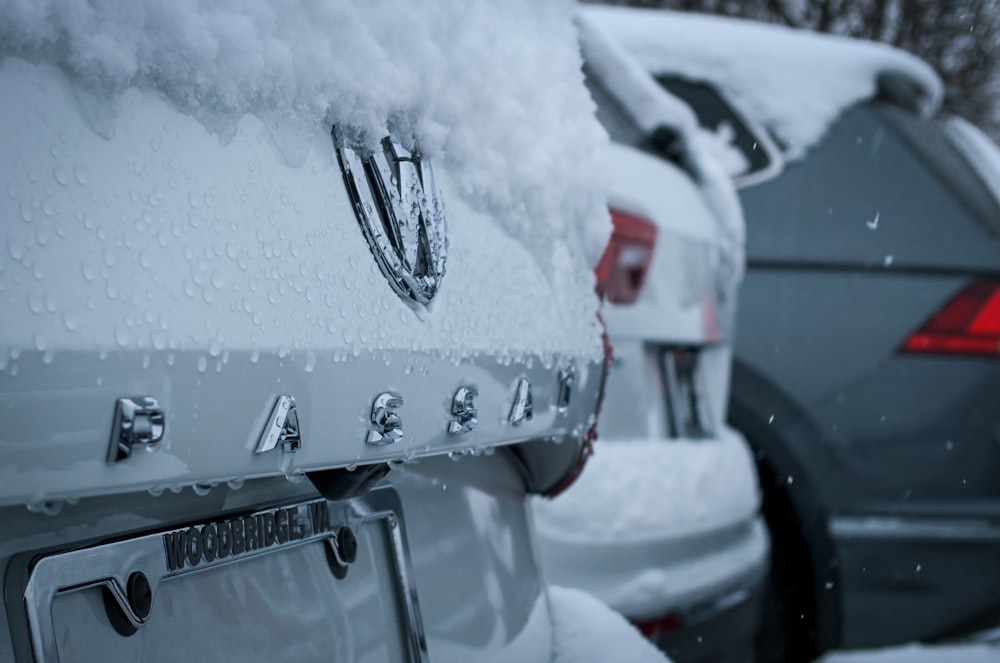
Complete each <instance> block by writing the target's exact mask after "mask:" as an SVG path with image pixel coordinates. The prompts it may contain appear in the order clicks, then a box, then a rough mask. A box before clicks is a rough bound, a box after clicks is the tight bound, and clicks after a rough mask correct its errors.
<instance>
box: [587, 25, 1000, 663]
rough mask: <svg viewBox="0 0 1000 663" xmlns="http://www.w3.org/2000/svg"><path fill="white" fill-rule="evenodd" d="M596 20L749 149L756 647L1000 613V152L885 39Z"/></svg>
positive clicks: (827, 640) (745, 352)
mask: <svg viewBox="0 0 1000 663" xmlns="http://www.w3.org/2000/svg"><path fill="white" fill-rule="evenodd" d="M595 16H597V18H598V19H599V20H600V21H601V22H602V24H603V25H604V27H605V28H606V29H608V30H609V31H610V32H611V33H612V34H613V35H614V36H615V37H616V38H618V39H620V40H621V41H622V44H623V45H624V46H625V47H626V48H627V49H628V50H630V52H632V53H633V54H634V55H636V56H637V57H638V58H639V59H640V60H642V61H643V64H644V65H645V66H646V67H647V68H648V69H649V70H650V71H651V72H652V73H653V74H654V75H656V76H657V77H658V80H659V81H660V83H661V84H662V85H663V86H664V87H666V88H667V89H669V90H670V91H671V92H672V93H674V94H675V95H677V96H679V97H681V98H683V99H684V100H685V101H687V102H688V104H689V105H690V106H691V107H692V108H693V109H694V110H695V112H696V113H697V114H698V115H699V120H700V122H701V123H702V124H703V125H705V126H706V127H707V128H710V129H713V130H716V132H717V133H720V134H726V135H728V136H729V137H730V138H731V141H730V144H731V145H732V147H734V148H736V149H737V150H740V151H741V152H742V153H743V156H744V157H745V169H744V170H743V171H741V172H739V173H734V175H736V177H737V182H738V183H740V184H742V185H743V188H742V189H741V192H740V197H741V201H742V204H743V207H744V214H745V217H746V222H747V237H748V239H747V275H746V278H745V280H744V282H743V288H742V291H741V293H740V307H739V312H738V314H737V323H736V329H737V334H736V345H735V364H734V369H733V380H732V397H731V405H730V411H729V420H730V423H731V424H732V425H733V426H734V427H736V428H737V429H739V430H740V431H741V432H743V433H744V434H745V435H746V437H747V439H748V441H749V442H750V443H751V445H752V446H753V448H754V450H755V452H756V455H757V461H758V468H759V471H760V475H761V487H762V489H763V490H764V503H763V510H764V514H765V518H766V519H767V521H768V525H769V527H770V530H771V534H772V539H773V541H772V554H773V566H772V577H771V581H772V587H771V590H772V594H773V595H772V599H773V602H772V609H770V610H767V611H766V612H765V619H766V620H768V622H769V623H768V624H767V625H766V628H765V631H764V633H763V634H762V644H763V647H762V653H763V654H764V656H763V657H762V658H764V659H765V660H794V661H801V660H808V659H811V658H812V657H813V656H815V655H816V654H817V653H819V652H820V651H823V650H826V649H830V648H835V647H836V648H840V647H847V648H856V647H873V646H879V645H883V644H889V643H895V642H905V641H910V640H941V639H948V638H953V637H959V636H962V635H965V634H968V633H970V632H973V631H978V630H982V629H986V628H992V627H995V626H997V625H998V624H1000V205H998V199H997V196H996V191H997V190H998V188H1000V187H997V186H996V182H998V181H1000V169H996V166H995V164H996V163H997V162H998V161H1000V153H998V152H997V149H996V147H995V146H993V145H992V144H990V143H989V142H988V140H985V139H984V138H983V137H982V136H979V137H976V136H975V135H974V133H975V132H974V130H973V131H972V132H970V131H969V130H968V129H969V127H968V125H965V126H964V130H963V127H962V126H957V129H958V130H956V122H955V121H954V120H950V121H949V120H947V119H946V118H940V117H937V116H935V114H934V112H933V105H934V102H933V97H934V96H935V90H934V89H932V88H933V87H934V86H933V85H930V86H928V85H927V78H926V76H924V77H922V76H920V75H919V74H920V72H919V67H916V68H914V67H913V66H912V65H913V63H912V62H908V61H907V56H905V54H899V53H898V52H897V53H896V54H893V53H891V52H889V51H890V50H891V49H886V48H883V47H880V46H873V45H869V44H859V43H857V42H849V41H848V40H841V39H834V38H829V37H819V36H815V35H804V34H803V33H798V32H795V31H790V30H780V29H776V28H773V27H765V26H760V25H755V24H751V23H747V22H744V21H734V20H725V19H719V18H711V19H709V18H701V17H693V16H690V15H679V14H672V13H670V12H655V13H654V12H642V11H635V10H632V11H623V10H611V9H601V10H598V11H597V12H595ZM754 44H757V45H758V46H759V48H757V50H756V51H754V52H756V53H757V54H758V56H757V58H756V60H754V59H753V58H750V57H748V55H747V53H749V52H750V51H752V50H753V48H752V46H753V45H754ZM811 45H812V46H815V48H814V49H812V47H811ZM838 58H839V59H838ZM879 62H887V63H889V64H890V65H895V64H899V65H900V67H898V68H897V67H895V66H887V67H884V68H883V67H879V66H877V65H878V63H879ZM772 65H773V67H772V69H770V70H768V69H765V67H767V66H772ZM849 67H853V70H852V71H848V72H846V73H845V71H844V70H845V69H846V68H849ZM914 71H916V72H917V74H918V75H912V74H913V72H914ZM836 74H844V76H843V78H841V79H835V75H836ZM796 75H800V78H801V80H799V81H796V80H794V79H795V76H796ZM864 75H868V76H870V80H868V81H867V82H865V81H862V83H864V84H863V85H860V87H859V89H861V91H862V92H864V89H865V85H868V88H867V89H868V90H869V92H868V93H867V94H864V95H862V96H861V97H860V98H856V99H854V100H851V101H849V102H848V103H844V104H843V106H842V107H840V108H835V109H833V110H835V111H836V112H834V113H832V114H831V121H830V122H829V123H828V125H827V126H825V127H824V128H825V131H824V132H822V135H821V137H820V136H817V137H816V138H817V140H816V141H815V142H814V143H813V144H811V145H809V146H804V145H803V144H801V143H797V144H796V143H794V142H793V141H790V140H788V135H787V134H783V132H782V128H783V127H782V126H779V125H780V122H781V120H782V119H787V113H785V114H784V115H782V112H783V111H787V110H788V108H790V107H794V106H795V104H797V103H799V102H804V101H815V98H812V99H804V97H803V90H804V89H805V90H812V91H814V92H816V94H819V93H825V92H826V90H825V88H826V87H829V88H831V89H832V88H835V87H837V86H838V85H839V86H841V87H843V86H844V85H846V84H854V83H857V82H858V78H859V77H863V76H864ZM753 76H757V78H753ZM825 76H829V77H830V80H826V79H825V78H824V77H825ZM817 78H819V79H820V80H819V81H817V80H816V79H817ZM931 83H933V75H932V74H931ZM753 85H757V86H758V88H767V89H766V90H765V91H763V92H761V90H760V89H757V90H754V89H752V88H751V86H753ZM810 86H812V87H810ZM783 90H784V91H785V92H787V94H785V93H783V92H782V91H783ZM830 94H836V90H834V91H833V92H831V93H830ZM813 96H814V97H815V95H813ZM820 105H821V104H820ZM960 124H961V123H959V125H960ZM800 126H804V125H801V123H800ZM758 139H759V140H758ZM771 146H776V150H774V151H771V150H770V149H768V148H769V147H771ZM788 155H792V156H793V157H800V158H797V159H796V160H794V161H789V162H788V163H784V164H783V169H782V167H781V166H782V162H783V161H784V158H785V157H786V156H788ZM990 162H992V164H991V163H990ZM991 169H992V170H993V172H992V174H991ZM755 175H756V176H755Z"/></svg>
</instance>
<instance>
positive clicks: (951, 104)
mask: <svg viewBox="0 0 1000 663" xmlns="http://www.w3.org/2000/svg"><path fill="white" fill-rule="evenodd" d="M589 1H591V2H594V1H595V0H589ZM599 1H601V2H603V3H605V4H616V5H630V6H633V7H653V8H662V9H675V10H681V11H697V12H705V13H712V14H722V15H726V16H738V17H743V18H751V19H755V20H759V21H766V22H770V23H780V24H783V25H788V26H792V27H796V28H805V29H808V30H815V31H817V32H829V33H834V34H840V35H847V36H850V37H859V38H862V39H870V40H875V41H882V42H886V43H889V44H892V45H893V46H897V47H899V48H902V49H905V50H907V51H909V52H911V53H914V54H915V55H917V56H919V57H920V58H922V59H923V60H925V61H926V62H928V63H929V64H930V65H931V66H933V67H934V69H936V70H937V72H938V74H940V76H941V78H942V80H943V81H944V86H945V98H944V111H945V112H948V113H956V114H958V115H961V116H963V117H965V118H966V119H968V120H970V121H972V122H974V123H975V124H977V125H978V126H979V127H980V128H982V129H983V130H984V131H986V132H987V133H989V134H990V135H991V136H992V137H993V139H994V140H998V139H1000V0H599Z"/></svg>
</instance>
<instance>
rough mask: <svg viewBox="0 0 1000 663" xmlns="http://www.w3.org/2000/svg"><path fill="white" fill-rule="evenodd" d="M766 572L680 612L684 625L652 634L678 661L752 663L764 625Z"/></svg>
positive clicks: (681, 662) (675, 661)
mask: <svg viewBox="0 0 1000 663" xmlns="http://www.w3.org/2000/svg"><path fill="white" fill-rule="evenodd" d="M764 577H765V574H764V572H756V573H753V574H751V575H749V576H748V577H747V578H745V579H744V580H743V582H742V583H740V584H739V585H738V586H735V587H733V588H732V589H731V590H730V591H728V592H726V593H724V594H722V595H720V596H718V597H717V598H715V599H713V600H711V601H708V602H705V603H702V604H699V605H695V606H692V607H691V608H689V609H687V610H684V611H681V612H680V614H679V618H680V622H681V624H682V626H681V627H680V628H678V629H676V630H670V631H661V632H659V633H653V634H652V635H651V636H650V637H651V639H652V641H653V642H655V643H656V645H657V646H658V647H659V648H660V649H662V650H663V651H665V652H666V653H667V654H668V655H669V656H670V658H671V659H672V660H673V661H674V663H752V661H753V656H754V654H753V652H754V639H755V638H756V635H757V629H758V626H759V624H760V616H761V610H762V601H763V597H764V592H763V587H764V582H763V580H764Z"/></svg>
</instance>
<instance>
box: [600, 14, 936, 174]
mask: <svg viewBox="0 0 1000 663" xmlns="http://www.w3.org/2000/svg"><path fill="white" fill-rule="evenodd" d="M583 14H584V15H585V16H587V17H588V19H589V21H590V22H591V23H592V24H594V25H596V26H598V27H599V29H600V30H602V31H604V32H605V33H606V34H607V35H608V36H610V37H612V38H613V39H615V40H617V41H618V42H619V43H621V44H622V45H623V46H624V47H625V49H626V50H627V51H628V52H629V53H630V54H631V55H632V56H633V57H635V58H636V59H637V60H638V61H639V63H640V64H641V65H642V66H644V67H645V68H646V69H647V70H649V71H650V72H652V73H653V74H655V75H663V74H674V75H679V76H681V77H683V78H686V79H689V80H695V81H706V82H711V83H713V84H715V85H716V86H718V87H719V88H720V89H721V90H722V91H723V92H724V93H725V94H726V95H727V96H728V98H729V99H730V101H732V102H733V103H734V104H736V105H737V106H739V109H740V111H741V112H743V113H744V114H746V115H747V116H748V117H749V118H750V119H752V120H754V121H756V122H758V123H760V124H763V125H764V126H766V127H768V128H769V129H770V130H772V131H773V132H775V133H776V134H777V135H778V136H779V137H780V138H781V139H782V141H784V142H785V143H786V145H787V146H788V154H789V156H791V157H796V156H801V155H802V154H803V153H804V152H805V151H806V149H808V147H809V146H810V145H812V144H813V143H815V142H816V141H817V140H819V139H820V138H821V137H822V135H823V133H824V132H825V131H826V129H827V127H829V126H830V124H831V123H832V122H833V121H834V120H835V119H836V118H837V116H838V115H840V113H841V111H843V110H844V109H845V108H847V107H849V106H851V105H852V104H854V103H857V102H858V101H861V100H864V99H869V98H871V97H873V96H874V95H875V94H876V92H877V91H878V78H879V76H880V75H883V74H901V75H903V76H906V77H907V78H908V79H910V80H912V81H913V82H914V83H915V84H916V85H917V86H918V87H919V89H920V90H921V91H922V92H923V93H924V95H925V96H926V107H927V108H928V109H929V110H930V109H934V108H936V107H937V106H938V105H939V104H940V100H941V95H942V86H941V81H940V79H939V78H938V76H937V74H936V73H935V72H934V70H933V69H932V68H931V67H930V66H929V65H928V64H927V63H925V62H923V61H922V60H920V59H919V58H917V57H915V56H913V55H910V54H909V53H906V52H903V51H901V50H899V49H896V48H893V47H891V46H888V45H885V44H878V43H873V42H867V41H860V40H856V39H849V38H846V37H840V36H834V35H821V34H817V33H814V32H810V31H806V30H796V29H792V28H787V27H784V26H779V25H769V24H764V23H758V22H754V21H747V20H741V19H733V18H724V17H718V16H706V15H699V14H690V13H681V12H673V11H665V10H649V9H630V8H619V7H588V8H585V9H584V10H583Z"/></svg>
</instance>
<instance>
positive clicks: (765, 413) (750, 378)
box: [727, 358, 842, 654]
mask: <svg viewBox="0 0 1000 663" xmlns="http://www.w3.org/2000/svg"><path fill="white" fill-rule="evenodd" d="M727 419H728V421H729V423H730V425H732V426H733V427H734V428H736V429H737V430H739V431H740V432H741V433H742V434H743V435H744V437H746V440H747V443H748V444H749V445H750V447H751V449H752V450H753V453H754V459H755V461H756V464H757V471H758V477H759V479H760V485H761V491H762V493H763V494H762V498H763V504H762V512H763V513H764V516H765V519H766V520H767V521H768V525H769V528H770V527H771V523H772V522H774V521H775V519H781V520H784V521H791V522H792V523H794V525H795V526H796V527H795V530H794V532H792V533H791V534H792V536H794V537H796V538H797V539H798V541H797V542H794V541H793V542H791V544H792V547H793V548H794V547H796V544H797V545H798V546H800V547H801V548H802V549H804V550H805V551H806V552H807V562H808V564H809V566H808V569H807V570H808V572H809V574H810V576H811V578H810V581H811V585H810V586H811V591H810V592H809V596H810V598H809V600H810V602H811V603H812V605H813V610H814V611H815V613H814V620H815V624H814V625H813V626H814V628H815V645H816V649H817V652H816V653H817V654H819V653H820V652H822V651H825V650H828V649H833V648H835V647H837V646H838V645H839V644H840V642H841V641H842V628H841V621H842V613H841V604H842V601H841V583H840V573H839V569H838V562H837V552H836V548H835V546H834V543H833V540H832V538H831V537H830V533H829V530H828V521H829V511H830V509H829V507H828V505H827V504H825V503H824V501H823V499H822V497H821V493H820V491H819V489H818V488H817V486H816V483H815V481H814V480H813V478H812V476H813V475H812V472H811V471H810V467H812V468H814V469H813V470H812V471H820V470H817V469H815V468H820V469H821V468H822V464H823V462H824V458H823V457H824V456H827V455H828V454H829V453H830V451H829V450H830V448H831V447H830V445H828V444H824V442H823V435H822V432H821V431H820V430H819V427H818V426H816V425H815V424H814V423H813V422H812V420H811V419H810V418H809V417H808V415H807V414H806V412H805V410H804V408H803V407H802V406H800V405H799V404H798V403H797V402H796V401H795V399H794V398H793V397H792V396H791V395H790V394H788V393H786V392H785V391H784V390H782V389H781V388H780V387H778V386H777V385H775V384H774V383H772V382H771V381H770V380H768V379H767V378H766V377H764V376H763V375H761V374H760V373H759V372H758V371H756V370H754V369H753V368H752V367H750V366H748V365H747V364H746V363H744V362H741V361H739V360H738V359H736V358H734V360H733V375H732V387H731V395H730V401H729V409H728V414H727ZM795 440H800V441H801V440H809V441H810V442H809V445H810V447H809V448H808V451H809V455H810V456H812V457H804V456H805V455H806V451H807V449H806V448H804V447H803V445H802V444H801V443H800V444H795V442H794V441H795ZM787 534H789V533H788V532H785V535H787ZM771 536H772V541H775V533H774V532H773V531H772V532H771Z"/></svg>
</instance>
